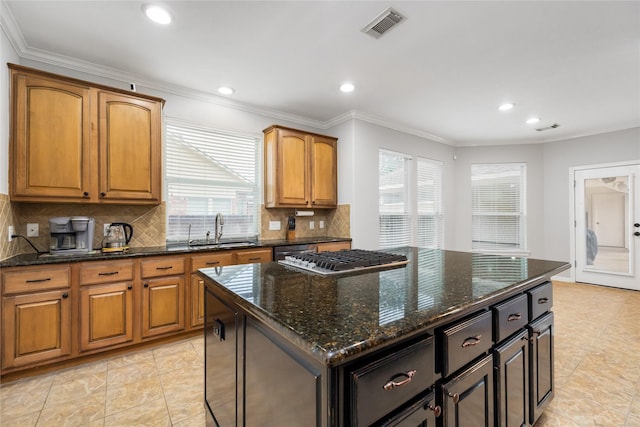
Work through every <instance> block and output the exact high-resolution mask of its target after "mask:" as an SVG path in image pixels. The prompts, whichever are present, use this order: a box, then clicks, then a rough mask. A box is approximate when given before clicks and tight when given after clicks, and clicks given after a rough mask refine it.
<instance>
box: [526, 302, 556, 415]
mask: <svg viewBox="0 0 640 427" xmlns="http://www.w3.org/2000/svg"><path fill="white" fill-rule="evenodd" d="M529 334H530V337H531V338H530V341H531V346H530V349H531V356H530V359H531V396H530V402H531V403H530V404H531V419H530V422H531V424H533V423H535V422H536V421H537V420H538V418H540V414H542V411H543V410H544V408H546V407H547V405H548V404H549V402H550V401H551V399H553V392H554V386H553V312H548V313H547V314H545V315H543V316H541V317H540V318H539V319H538V320H536V321H534V322H532V323H531V325H530V326H529Z"/></svg>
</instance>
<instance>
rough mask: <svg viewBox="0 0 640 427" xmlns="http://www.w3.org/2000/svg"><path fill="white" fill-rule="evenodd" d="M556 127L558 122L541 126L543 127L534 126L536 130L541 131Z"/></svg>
mask: <svg viewBox="0 0 640 427" xmlns="http://www.w3.org/2000/svg"><path fill="white" fill-rule="evenodd" d="M557 127H560V125H559V124H557V123H554V124H552V125H551V126H546V127H543V128H536V130H537V131H538V132H542V131H543V130H549V129H555V128H557Z"/></svg>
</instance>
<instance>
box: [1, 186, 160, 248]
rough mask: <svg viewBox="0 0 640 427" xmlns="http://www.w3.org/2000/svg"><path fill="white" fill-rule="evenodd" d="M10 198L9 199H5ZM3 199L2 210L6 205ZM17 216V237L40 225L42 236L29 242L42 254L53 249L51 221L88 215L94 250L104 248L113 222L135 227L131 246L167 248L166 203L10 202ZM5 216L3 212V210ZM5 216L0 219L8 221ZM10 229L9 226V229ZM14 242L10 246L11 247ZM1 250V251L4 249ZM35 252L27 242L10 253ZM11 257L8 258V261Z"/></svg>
mask: <svg viewBox="0 0 640 427" xmlns="http://www.w3.org/2000/svg"><path fill="white" fill-rule="evenodd" d="M5 197H6V196H5ZM1 201H2V199H0V209H1V206H2V202H1ZM7 204H8V205H10V206H12V208H10V209H11V210H12V211H13V214H14V218H15V219H14V222H15V224H14V226H15V228H16V234H22V235H23V236H26V235H27V224H29V223H36V224H38V226H39V229H40V230H39V235H38V237H29V240H31V241H32V242H33V244H34V245H35V246H36V247H37V248H38V249H40V250H41V251H48V250H49V249H48V248H49V218H51V217H56V216H88V217H92V218H95V220H96V225H95V232H94V238H93V247H94V248H100V247H101V246H102V238H103V229H104V224H110V223H112V222H126V223H129V224H131V226H132V227H133V237H132V239H131V242H130V243H129V246H131V247H142V246H164V244H165V240H166V238H165V235H166V233H165V228H166V223H165V212H166V208H165V204H164V203H162V204H160V205H158V206H122V205H82V204H67V203H62V204H58V203H55V204H54V203H7ZM0 214H1V211H0ZM4 218H5V215H1V216H0V219H4ZM5 230H6V227H5ZM11 244H12V243H9V245H11ZM0 249H1V248H0ZM30 250H32V249H31V248H30V247H29V246H28V245H26V243H25V242H21V247H20V249H19V250H17V251H15V252H13V253H10V254H9V255H8V256H12V255H15V254H16V253H21V252H29V251H30ZM8 256H4V257H3V259H4V258H7V257H8Z"/></svg>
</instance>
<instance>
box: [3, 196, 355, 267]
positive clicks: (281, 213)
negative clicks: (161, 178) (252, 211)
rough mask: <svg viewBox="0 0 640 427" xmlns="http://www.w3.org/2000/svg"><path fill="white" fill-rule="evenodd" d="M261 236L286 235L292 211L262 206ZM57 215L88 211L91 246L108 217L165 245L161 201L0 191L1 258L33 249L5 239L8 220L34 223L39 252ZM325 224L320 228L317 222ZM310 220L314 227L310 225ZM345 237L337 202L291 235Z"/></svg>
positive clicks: (136, 243) (138, 237)
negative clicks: (87, 201)
mask: <svg viewBox="0 0 640 427" xmlns="http://www.w3.org/2000/svg"><path fill="white" fill-rule="evenodd" d="M260 211H261V212H260V215H261V218H260V220H261V230H260V238H261V239H263V240H270V239H286V237H287V219H288V217H289V216H291V215H294V212H295V210H293V209H266V208H265V207H264V205H262V206H261V210H260ZM56 216H88V217H92V218H95V220H96V226H95V233H94V239H93V247H94V248H100V247H101V246H102V244H101V242H102V237H103V235H102V234H103V233H102V230H103V225H104V224H108V223H112V222H127V223H129V224H131V225H132V226H133V238H132V241H131V243H130V244H129V245H130V246H131V247H150V246H164V244H165V242H166V205H165V204H164V203H162V204H161V205H158V206H123V205H83V204H70V203H65V204H59V203H11V202H9V196H8V195H6V194H0V260H3V259H6V258H9V257H12V256H14V255H17V254H20V253H28V252H31V251H33V249H32V248H31V247H30V246H29V245H28V244H27V243H26V242H24V241H22V239H14V241H13V242H8V241H7V227H8V226H9V225H13V226H14V228H15V233H16V234H21V235H24V236H26V234H27V224H29V223H36V224H38V226H39V236H38V237H30V238H29V240H31V241H32V242H33V243H34V245H35V246H36V247H37V248H38V249H39V250H41V251H48V247H49V218H50V217H56ZM270 221H279V222H280V230H269V222H270ZM321 221H322V222H324V227H323V228H320V222H321ZM311 222H313V223H314V228H313V229H312V228H311ZM325 236H330V237H350V206H349V205H339V206H338V207H337V208H336V209H316V210H314V215H313V216H305V217H296V237H298V238H306V237H325Z"/></svg>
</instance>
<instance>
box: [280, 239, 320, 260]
mask: <svg viewBox="0 0 640 427" xmlns="http://www.w3.org/2000/svg"><path fill="white" fill-rule="evenodd" d="M316 252H318V245H316V244H315V243H309V244H298V245H285V246H274V247H273V260H274V261H278V260H282V259H284V257H286V256H288V255H301V254H310V253H316Z"/></svg>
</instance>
